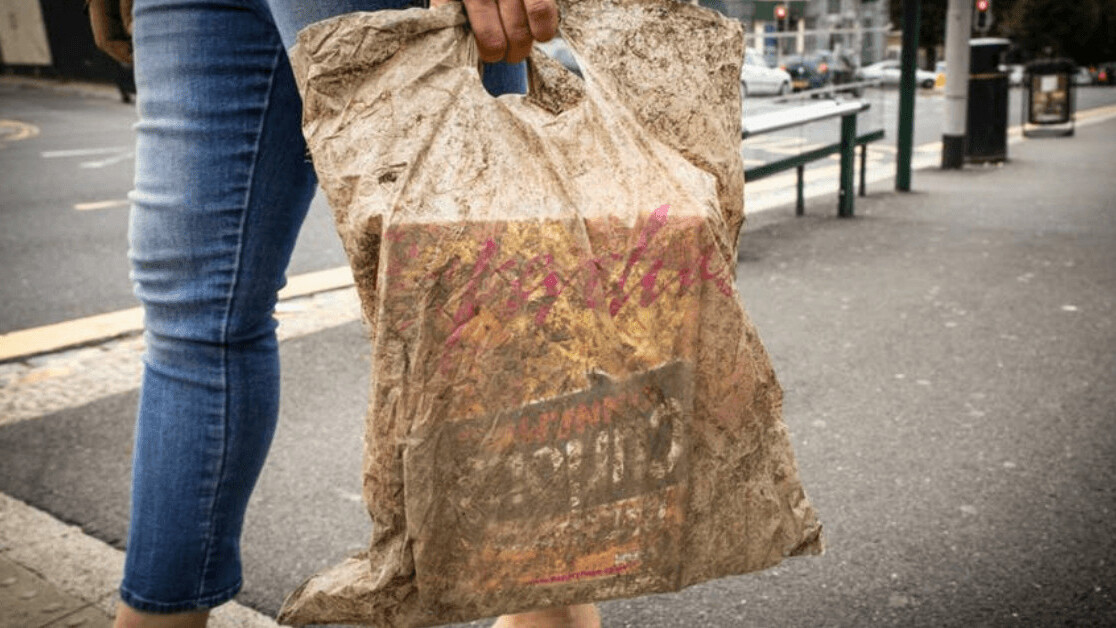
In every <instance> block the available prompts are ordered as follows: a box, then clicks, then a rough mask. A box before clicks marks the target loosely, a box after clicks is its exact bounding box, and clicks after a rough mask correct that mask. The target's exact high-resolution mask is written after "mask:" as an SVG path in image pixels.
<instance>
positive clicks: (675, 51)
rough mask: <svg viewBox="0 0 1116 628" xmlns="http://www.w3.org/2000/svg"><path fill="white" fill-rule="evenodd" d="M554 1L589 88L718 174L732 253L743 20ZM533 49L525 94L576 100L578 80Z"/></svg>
mask: <svg viewBox="0 0 1116 628" xmlns="http://www.w3.org/2000/svg"><path fill="white" fill-rule="evenodd" d="M558 8H559V14H560V16H561V21H560V24H559V31H560V33H561V35H562V37H563V38H564V39H565V40H566V41H567V42H568V43H569V45H570V47H571V48H572V49H573V51H574V53H575V55H576V57H577V60H578V63H579V65H581V69H582V72H583V74H584V76H585V82H584V91H585V93H586V94H589V95H590V97H592V98H596V99H600V100H604V101H607V102H608V103H610V104H612V105H614V106H619V107H623V108H624V109H626V110H628V111H629V112H631V114H632V115H633V116H634V117H635V118H636V120H637V121H638V122H639V123H640V124H641V125H642V126H643V127H644V129H646V130H647V131H648V132H650V133H651V134H652V135H653V136H655V138H656V139H658V140H659V141H661V142H663V143H664V144H666V145H668V146H670V147H672V148H674V149H676V150H678V151H679V152H680V153H681V154H682V155H683V156H685V157H686V159H687V160H689V161H690V162H691V163H693V164H694V165H696V166H698V167H699V168H701V169H703V170H705V171H707V172H710V173H711V174H713V175H714V176H715V177H716V178H717V181H718V196H719V198H720V201H721V210H722V213H723V217H724V219H725V222H726V226H727V227H728V234H729V236H730V238H731V240H732V242H733V244H731V245H729V246H731V248H732V250H733V252H735V241H736V234H737V233H738V231H739V228H740V225H741V224H742V223H743V209H744V208H743V193H742V188H743V185H744V173H743V162H742V161H741V157H740V115H741V107H740V65H741V62H742V60H743V57H744V32H743V27H742V26H741V24H740V23H739V22H737V21H735V20H730V19H728V18H726V17H724V16H722V15H721V14H719V13H717V12H715V11H712V10H709V9H705V8H701V7H698V6H695V5H691V4H688V3H682V2H678V1H676V0H558ZM536 56H541V55H539V53H538V52H537V51H533V53H532V62H531V66H532V67H531V68H530V71H529V74H528V79H529V80H528V87H529V91H528V95H529V97H530V98H531V99H532V100H533V101H536V102H540V103H550V104H551V106H554V105H563V104H566V105H568V104H569V103H571V102H575V100H574V99H576V98H578V96H579V95H578V93H577V90H576V86H575V87H571V85H570V82H571V81H576V77H573V76H572V73H570V72H569V71H567V70H565V68H564V67H562V66H561V65H560V64H557V63H553V64H549V63H545V62H542V63H540V62H539V61H538V60H536V59H534V58H535V57H536ZM548 61H549V60H548ZM536 66H537V67H536ZM548 66H550V67H548ZM554 66H557V67H554ZM563 74H565V75H568V76H563ZM726 252H727V250H726Z"/></svg>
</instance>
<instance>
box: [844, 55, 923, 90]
mask: <svg viewBox="0 0 1116 628" xmlns="http://www.w3.org/2000/svg"><path fill="white" fill-rule="evenodd" d="M902 74H903V72H902V68H901V66H900V64H899V61H898V60H895V59H889V60H887V61H880V62H879V63H873V64H872V65H866V66H864V67H863V68H860V69H859V70H857V72H856V77H857V78H858V79H859V80H862V81H875V80H878V81H882V82H883V84H884V85H898V84H899V78H900V77H901V76H902ZM937 80H938V75H937V74H934V73H933V72H927V71H926V70H922V69H917V68H916V69H915V83H916V84H918V86H919V87H921V88H923V89H931V88H933V87H934V84H935V82H936V81H937Z"/></svg>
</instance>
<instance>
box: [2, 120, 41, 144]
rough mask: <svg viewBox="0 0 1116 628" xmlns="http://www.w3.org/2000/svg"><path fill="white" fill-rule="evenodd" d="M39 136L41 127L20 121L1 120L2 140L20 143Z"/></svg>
mask: <svg viewBox="0 0 1116 628" xmlns="http://www.w3.org/2000/svg"><path fill="white" fill-rule="evenodd" d="M38 134H39V127H37V126H35V125H34V124H28V123H27V122H20V121H19V120H0V140H3V141H5V142H18V141H19V140H25V139H28V138H31V137H35V136H36V135H38Z"/></svg>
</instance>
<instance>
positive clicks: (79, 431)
mask: <svg viewBox="0 0 1116 628" xmlns="http://www.w3.org/2000/svg"><path fill="white" fill-rule="evenodd" d="M1014 152H1015V156H1014V158H1013V161H1012V162H1011V163H1010V164H1009V165H1006V166H1003V167H993V168H971V169H968V170H965V171H961V172H940V171H934V170H929V171H923V172H921V173H920V176H919V182H920V184H919V189H918V192H917V193H913V194H906V195H897V194H895V193H892V192H890V186H880V189H876V190H873V191H872V194H870V196H869V197H868V198H867V199H864V200H861V201H860V202H859V203H858V205H857V212H858V218H856V219H854V220H837V219H834V218H831V217H830V216H829V214H828V213H827V214H826V215H825V216H824V217H823V216H808V217H806V218H802V219H793V218H791V217H789V215H788V214H786V213H781V212H780V213H775V212H772V213H770V214H766V215H764V216H763V218H762V219H760V220H758V221H756V222H753V223H752V224H751V225H750V227H749V230H748V232H747V233H746V234H745V236H744V238H743V241H742V261H741V263H740V265H739V267H738V277H739V286H740V293H741V295H742V299H743V301H744V304H745V307H746V308H747V309H748V311H749V312H750V314H751V316H752V317H753V319H754V321H755V323H756V326H757V328H758V330H759V332H760V334H761V337H762V338H763V339H764V342H765V344H766V346H767V348H768V351H769V352H770V354H771V356H772V359H773V360H774V362H775V367H776V371H777V373H778V374H779V377H780V380H781V382H782V384H783V386H784V388H785V390H786V404H785V416H786V421H787V424H788V426H789V428H790V430H791V432H792V440H793V443H794V446H795V449H796V452H797V456H798V460H799V464H800V468H801V473H802V477H803V480H804V482H805V485H806V488H807V491H808V492H809V494H810V496H811V498H812V499H813V501H814V503H815V505H816V507H817V508H818V510H819V512H820V514H821V517H822V519H823V521H824V522H825V525H826V530H827V535H828V542H829V551H828V553H827V554H826V555H825V556H823V557H819V558H802V559H794V560H791V561H788V562H787V563H785V564H784V565H783V566H780V567H778V568H776V569H772V570H769V571H766V572H763V573H760V574H754V575H749V576H741V577H735V578H726V579H722V580H718V581H716V582H711V583H707V584H704V585H701V586H697V587H693V588H691V589H688V590H686V591H683V592H681V593H677V594H671V595H659V596H651V597H645V598H639V599H634V600H621V601H615V602H610V603H608V604H605V605H603V612H604V617H605V624H606V626H614V627H619V626H639V627H649V628H659V627H661V628H674V627H677V626H682V625H696V626H714V627H735V626H865V625H891V626H912V625H913V626H972V625H979V626H993V625H995V626H998V625H1017V624H1018V625H1054V624H1057V625H1113V624H1116V599H1114V597H1113V595H1114V594H1113V583H1114V582H1116V518H1114V517H1113V511H1114V509H1116V394H1114V393H1116V247H1114V246H1113V242H1114V241H1116V214H1114V213H1113V211H1112V208H1113V201H1112V198H1113V197H1114V196H1116V183H1114V181H1113V178H1112V176H1111V170H1112V164H1113V163H1116V121H1111V120H1110V121H1108V122H1104V123H1100V124H1095V125H1092V126H1090V127H1088V132H1081V133H1079V134H1078V135H1077V137H1074V138H1072V139H1057V140H1029V141H1026V142H1023V143H1021V144H1019V145H1017V146H1016V147H1015V148H1014ZM1067 191H1072V193H1067ZM281 350H282V359H283V373H284V374H283V378H284V388H283V398H282V405H281V419H280V427H279V430H278V432H277V434H276V438H275V442H274V445H273V448H272V454H271V456H270V458H269V460H268V463H267V466H266V468H265V470H264V474H263V477H262V479H261V482H260V486H259V488H258V490H257V492H256V494H255V496H254V498H253V502H252V505H251V507H250V510H249V516H248V521H247V528H246V533H245V538H244V556H245V565H246V577H247V584H246V587H245V589H244V591H243V593H242V594H241V596H240V598H239V599H240V600H241V601H242V602H243V603H246V604H248V605H250V606H253V607H255V608H258V609H262V610H264V611H266V612H274V611H275V610H276V609H277V608H278V605H279V604H280V602H281V600H282V598H283V596H284V594H285V593H286V592H287V591H289V590H290V589H291V588H292V587H293V586H295V585H297V584H298V582H299V581H300V580H301V579H302V578H303V577H305V576H306V575H308V574H309V573H311V572H312V571H314V570H316V569H318V568H320V567H322V566H324V565H327V564H331V563H333V562H335V561H336V560H337V559H338V558H339V557H340V556H342V555H345V554H347V553H348V552H350V551H352V550H355V549H357V548H359V547H360V546H362V545H363V544H364V543H365V542H366V541H367V539H368V522H367V518H366V515H365V514H364V512H363V506H362V505H361V503H360V502H359V498H358V494H359V485H358V482H359V479H358V478H359V455H360V442H359V438H360V429H361V421H362V419H361V415H362V410H363V407H364V404H365V394H366V393H365V391H366V385H365V384H366V377H367V371H368V364H369V362H368V351H367V347H366V341H365V339H364V335H363V332H362V330H361V329H360V327H359V325H358V323H355V322H353V323H349V324H346V325H342V326H339V327H335V328H332V329H329V330H326V331H322V332H319V333H316V334H312V335H308V336H303V337H301V338H298V339H295V340H290V341H287V342H284V343H283V344H282V348H281ZM135 397H136V392H135V391H130V392H125V393H122V394H118V395H114V396H110V397H106V398H104V399H101V400H98V401H95V402H93V403H89V404H86V405H82V406H80V407H75V408H71V409H68V410H64V411H61V412H57V413H54V414H51V415H48V416H43V417H40V418H35V419H30V420H26V421H22V422H19V423H15V424H12V425H7V426H4V427H0V492H5V493H7V494H10V495H12V496H14V497H17V498H20V499H23V500H25V501H28V502H29V503H31V504H32V505H34V506H36V507H38V508H42V509H44V510H47V511H48V512H50V513H53V514H54V515H55V516H57V517H59V518H61V519H63V520H65V521H68V522H72V523H75V524H78V525H81V526H82V527H83V528H84V529H85V531H86V532H88V533H91V534H94V535H96V536H98V537H100V538H102V539H105V540H107V541H108V542H110V543H113V544H116V545H117V546H119V545H120V544H121V541H122V539H123V538H124V532H125V528H126V522H127V517H126V510H127V473H128V461H129V458H130V446H129V441H130V436H129V435H130V430H131V425H132V421H133V413H134V406H135ZM477 625H480V624H477Z"/></svg>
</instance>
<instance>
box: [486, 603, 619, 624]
mask: <svg viewBox="0 0 1116 628" xmlns="http://www.w3.org/2000/svg"><path fill="white" fill-rule="evenodd" d="M600 626H601V615H600V613H599V612H598V611H597V607H596V605H594V604H578V605H576V606H558V607H555V608H547V609H542V610H537V611H529V612H526V613H518V614H515V615H504V616H502V617H500V618H499V619H498V620H496V623H495V624H494V625H493V628H600Z"/></svg>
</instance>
